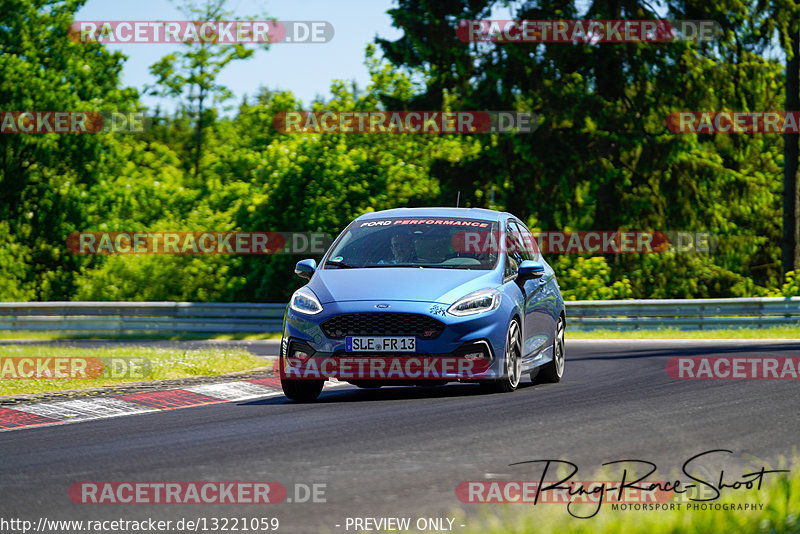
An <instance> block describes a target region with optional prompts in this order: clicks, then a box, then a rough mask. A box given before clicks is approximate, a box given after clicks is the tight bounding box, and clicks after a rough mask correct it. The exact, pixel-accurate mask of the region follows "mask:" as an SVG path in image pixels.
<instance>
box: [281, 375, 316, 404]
mask: <svg viewBox="0 0 800 534" xmlns="http://www.w3.org/2000/svg"><path fill="white" fill-rule="evenodd" d="M324 383H325V381H324V380H288V379H286V378H281V387H282V388H283V394H284V395H286V396H287V397H288V398H290V399H291V400H295V401H313V400H316V398H317V397H319V394H320V393H322V386H323V384H324Z"/></svg>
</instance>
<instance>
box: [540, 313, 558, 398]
mask: <svg viewBox="0 0 800 534" xmlns="http://www.w3.org/2000/svg"><path fill="white" fill-rule="evenodd" d="M562 376H564V317H559V318H558V324H557V325H556V337H555V340H554V341H553V359H552V360H551V361H550V362H549V363H547V364H546V365H544V367H543V368H542V370H541V372H540V373H539V375H538V376H536V377H535V380H536V381H537V382H560V381H561V377H562Z"/></svg>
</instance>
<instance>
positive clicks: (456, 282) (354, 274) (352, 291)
mask: <svg viewBox="0 0 800 534" xmlns="http://www.w3.org/2000/svg"><path fill="white" fill-rule="evenodd" d="M499 278H500V275H499V274H498V272H497V271H494V270H492V271H477V270H468V269H432V268H426V269H419V268H409V267H379V268H370V269H320V270H318V271H317V272H316V273H314V276H313V278H312V279H311V281H310V282H309V284H308V287H309V288H310V289H311V290H312V291H313V292H314V293H315V294H316V295H317V298H319V300H320V303H322V304H325V303H326V302H347V301H355V300H359V301H360V300H387V301H389V300H403V301H416V302H438V303H440V304H452V303H453V302H455V301H456V300H458V299H459V298H461V297H463V296H464V295H466V294H467V293H471V292H472V291H477V290H478V289H484V288H487V287H497V286H498V285H500V283H501V282H502V280H500V279H499Z"/></svg>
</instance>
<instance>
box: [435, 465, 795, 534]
mask: <svg viewBox="0 0 800 534" xmlns="http://www.w3.org/2000/svg"><path fill="white" fill-rule="evenodd" d="M786 465H787V464H786V462H785V461H783V460H782V461H781V462H779V466H780V467H778V469H787V467H786ZM792 465H793V468H792V472H791V473H787V474H779V475H776V476H775V477H774V478H765V479H764V484H763V486H762V488H761V490H760V491H759V490H756V489H751V490H744V489H743V490H740V491H732V490H729V489H723V490H722V496H721V498H720V499H718V500H716V501H713V503H715V504H716V503H718V504H723V503H727V504H763V505H764V507H763V509H761V510H752V511H750V510H748V511H744V510H705V511H703V510H687V509H686V504H683V505H682V506H681V507H680V509H676V510H673V511H669V510H667V511H661V510H625V511H622V510H612V507H611V504H610V503H604V504H603V506H602V508H601V510H600V511H599V512H598V514H597V515H596V516H594V517H592V518H589V519H577V518H575V517H572V516H571V515H569V513H568V512H567V510H566V505H565V504H537V505H536V506H535V507H534V506H533V505H531V504H506V505H491V504H483V505H480V504H478V505H471V506H487V507H493V508H492V509H491V511H490V510H487V511H486V512H484V513H483V514H482V515H481V516H480V517H479V518H477V519H474V520H470V519H466V518H465V516H464V513H463V511H460V510H456V511H455V512H454V514H450V515H451V516H452V515H456V522H455V523H454V524H466V525H467V528H466V529H463V530H461V531H462V532H464V534H478V533H480V534H506V533H514V534H534V533H535V534H549V533H553V534H555V533H558V534H563V533H565V532H570V533H573V532H575V533H580V534H617V533H625V534H686V533H689V534H692V533H698V534H699V533H725V534H728V533H740V534H747V533H753V534H756V533H759V534H762V533H763V534H778V533H781V534H782V533H787V534H788V533H795V534H797V533H800V469H799V468H800V464H798V461H797V460H795V461H794V462H793V464H792ZM758 468H760V465H759V466H758ZM758 468H756V469H755V470H754V471H757V470H758ZM767 469H771V468H769V467H767ZM672 502H675V503H678V502H682V501H678V500H673V501H672ZM584 506H590V507H591V508H589V509H588V510H587V511H586V512H579V511H578V509H573V512H575V513H576V515H583V514H586V515H589V514H591V511H593V510H594V509H595V508H596V504H591V505H584Z"/></svg>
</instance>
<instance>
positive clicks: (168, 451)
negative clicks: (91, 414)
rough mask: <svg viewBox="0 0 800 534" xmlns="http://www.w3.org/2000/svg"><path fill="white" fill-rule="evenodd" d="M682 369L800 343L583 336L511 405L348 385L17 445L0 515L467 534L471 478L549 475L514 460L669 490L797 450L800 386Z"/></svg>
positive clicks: (3, 476)
mask: <svg viewBox="0 0 800 534" xmlns="http://www.w3.org/2000/svg"><path fill="white" fill-rule="evenodd" d="M75 343H79V342H75ZM276 347H277V345H276V343H275V342H269V341H266V342H251V347H250V348H251V350H253V351H254V352H257V353H262V354H268V353H272V354H274V350H275V349H276ZM673 356H749V357H762V356H774V357H786V356H793V357H800V342H796V341H791V340H773V341H726V342H717V341H694V340H693V341H678V340H672V341H606V342H594V341H581V342H575V341H568V342H567V367H566V374H565V377H564V380H563V381H562V382H561V383H559V384H547V385H536V386H533V385H530V383H529V382H528V381H527V379H526V380H525V381H524V384H523V386H522V387H521V388H520V389H519V390H518V391H516V392H514V393H511V394H492V395H486V394H482V393H480V392H479V389H478V388H477V387H476V386H473V385H466V384H465V385H461V384H454V385H448V386H443V387H439V388H434V389H423V388H384V389H380V390H359V389H356V388H353V387H350V386H347V387H341V388H334V389H333V390H330V391H326V392H324V393H323V394H322V396H321V399H320V401H319V402H317V403H314V404H299V403H293V402H290V401H288V400H287V399H285V398H284V397H273V398H268V399H263V400H258V399H257V400H253V401H247V402H240V403H228V404H218V405H211V406H202V407H196V408H187V409H182V410H172V411H166V412H160V413H156V414H147V415H137V416H130V417H122V418H117V419H104V420H98V421H89V422H85V423H76V424H70V425H64V426H54V427H45V428H30V429H22V430H18V431H11V432H2V433H0V518H6V519H8V518H22V519H30V520H33V521H37V520H38V518H39V517H43V516H44V517H47V518H48V519H64V520H79V519H84V520H86V519H119V518H122V519H145V518H148V517H151V518H154V519H172V520H176V519H178V518H181V517H186V518H197V517H206V518H212V517H217V518H223V517H248V518H249V517H277V518H279V519H280V522H281V524H280V529H279V532H348V530H346V529H345V525H346V518H347V517H411V518H412V521H415V520H416V518H419V517H450V518H455V522H454V524H453V532H459V531H464V530H465V529H464V528H463V527H461V526H460V525H467V526H470V523H473V522H475V521H477V519H476V516H477V515H478V514H482V513H487V512H488V513H491V512H492V511H493V510H495V509H496V505H493V504H462V503H460V502H459V500H458V499H457V498H456V494H455V488H456V486H457V485H458V483H459V482H461V481H464V480H487V479H489V480H491V479H514V480H522V479H528V480H536V479H538V476H536V474H538V473H540V472H541V467H536V468H532V467H531V466H530V465H527V466H526V465H523V466H510V465H509V464H512V463H515V462H524V461H527V460H536V459H566V460H569V461H571V462H573V463H575V464H577V465H578V466H579V469H580V472H579V475H576V477H575V479H584V480H585V479H587V478H590V477H591V476H592V475H593V474H595V472H596V471H597V469H598V468H599V467H600V465H601V464H602V463H604V462H609V461H612V460H619V459H640V460H648V461H651V462H654V463H655V464H657V466H658V474H660V475H662V476H661V477H660V478H661V479H664V478H665V477H666V476H667V475H670V474H674V473H677V472H678V470H679V469H680V468H681V466H682V464H683V463H684V462H685V461H686V460H687V459H689V458H690V457H692V456H694V455H696V454H699V453H702V452H704V451H707V450H711V449H728V450H731V451H733V454H731V455H727V454H725V453H717V454H716V455H715V456H712V457H713V458H714V459H715V460H714V462H712V463H713V464H714V466H713V467H712V466H711V463H709V464H708V465H705V467H704V470H705V471H707V472H709V473H710V472H712V471H713V472H714V473H718V471H717V469H725V473H726V474H725V477H726V480H727V479H728V477H730V478H731V479H735V478H736V476H735V475H734V474H732V473H735V472H736V470H737V469H739V468H741V466H742V465H744V464H745V463H747V462H748V461H750V460H751V458H758V459H759V462H758V464H759V465H761V464H762V463H765V462H775V461H776V459H777V458H778V457H779V456H781V455H784V456H791V455H792V452H793V447H795V446H796V444H797V443H798V437H800V422H798V418H797V408H798V399H799V398H800V395H799V393H800V388H799V387H798V385H800V383H799V382H798V380H796V379H795V380H673V379H671V378H669V377H668V376H667V373H666V371H665V366H666V362H667V360H668V359H669V358H670V357H673ZM650 478H651V479H657V478H659V477H657V476H653V477H650ZM81 481H151V482H156V481H160V482H164V481H277V482H280V483H282V484H283V485H284V486H286V487H287V488H289V491H290V493H289V497H290V498H291V497H292V492H293V489H292V488H293V487H294V484H295V483H300V484H308V485H310V484H314V483H323V484H325V485H326V486H325V500H326V502H325V503H302V504H298V503H295V502H293V503H289V502H284V503H281V504H275V505H205V504H203V505H197V504H189V505H79V504H74V503H73V502H71V501H70V498H69V496H68V489H69V487H70V486H71V485H72V484H73V483H75V482H81ZM741 500H742V502H747V498H746V497H745V496H744V495H743V496H742V499H741ZM529 506H530V505H523V504H519V505H512V508H514V507H516V508H514V509H523V508H527V507H529ZM548 506H558V505H548ZM454 509H462V510H464V511H465V513H464V515H462V514H460V513H458V512H454V511H453V510H454ZM600 513H607V511H601V512H600ZM575 521H591V520H590V519H589V520H578V519H576V520H575ZM445 524H446V522H445ZM337 525H339V526H337ZM349 531H350V532H353V530H352V528H351V529H350V530H349Z"/></svg>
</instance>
